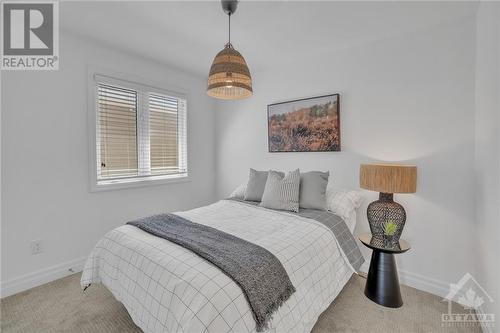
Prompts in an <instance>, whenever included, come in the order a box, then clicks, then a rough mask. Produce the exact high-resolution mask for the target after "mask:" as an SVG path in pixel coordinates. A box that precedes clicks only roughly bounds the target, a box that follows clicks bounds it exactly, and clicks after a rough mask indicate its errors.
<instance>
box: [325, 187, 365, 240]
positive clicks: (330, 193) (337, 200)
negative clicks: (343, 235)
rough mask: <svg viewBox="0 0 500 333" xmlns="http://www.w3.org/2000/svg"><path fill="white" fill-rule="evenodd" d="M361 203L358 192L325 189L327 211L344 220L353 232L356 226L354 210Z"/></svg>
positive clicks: (361, 197) (361, 199) (360, 196)
mask: <svg viewBox="0 0 500 333" xmlns="http://www.w3.org/2000/svg"><path fill="white" fill-rule="evenodd" d="M362 202H363V196H362V195H361V192H360V191H349V190H343V189H335V188H327V189H326V204H327V209H328V210H329V211H331V212H333V213H334V214H336V215H338V216H340V217H341V218H342V219H344V221H345V222H346V223H347V224H348V226H349V229H351V228H352V229H351V231H352V230H354V225H355V224H356V209H358V208H359V206H361V203H362ZM353 213H354V214H353ZM353 219H354V221H353Z"/></svg>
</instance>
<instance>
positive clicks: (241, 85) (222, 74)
mask: <svg viewBox="0 0 500 333" xmlns="http://www.w3.org/2000/svg"><path fill="white" fill-rule="evenodd" d="M221 2H222V9H223V10H224V12H225V13H226V14H227V15H228V17H229V41H228V43H227V44H226V45H225V46H224V49H223V50H222V51H220V52H219V53H217V55H216V56H215V58H214V61H213V62H212V66H211V67H210V74H209V75H208V88H207V94H208V95H209V96H211V97H214V98H219V99H243V98H247V97H250V96H252V93H253V91H252V77H251V76H250V70H249V69H248V66H247V63H246V62H245V59H244V58H243V56H242V55H241V54H240V53H239V52H238V51H236V50H235V49H234V47H233V45H232V44H231V15H232V14H234V12H235V11H236V7H237V6H238V0H222V1H221Z"/></svg>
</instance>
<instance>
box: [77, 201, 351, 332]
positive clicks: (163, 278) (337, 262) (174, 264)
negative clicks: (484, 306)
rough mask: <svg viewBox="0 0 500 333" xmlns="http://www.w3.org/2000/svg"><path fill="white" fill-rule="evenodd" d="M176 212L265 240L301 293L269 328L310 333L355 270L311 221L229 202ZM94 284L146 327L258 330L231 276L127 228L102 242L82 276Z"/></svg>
mask: <svg viewBox="0 0 500 333" xmlns="http://www.w3.org/2000/svg"><path fill="white" fill-rule="evenodd" d="M176 214H177V215H180V216H182V217H184V218H186V219H188V220H190V221H192V222H196V223H201V224H205V225H208V226H211V227H215V228H217V229H219V230H222V231H224V232H227V233H230V234H233V235H235V236H237V237H240V238H242V239H245V240H247V241H250V242H252V243H254V244H257V245H260V246H262V247H264V248H266V249H267V250H269V251H270V252H271V253H273V254H274V255H275V256H276V257H277V258H278V259H279V260H280V261H281V263H282V264H283V266H284V267H285V269H286V271H287V273H288V275H289V277H290V280H291V281H292V283H293V285H294V286H295V288H296V290H297V291H296V292H295V293H294V294H293V295H292V296H291V297H290V298H289V299H288V300H287V301H286V302H285V304H284V305H283V306H282V307H281V308H280V309H279V310H278V311H277V312H276V313H275V314H274V317H273V319H272V321H271V325H270V329H269V330H268V332H301V333H302V332H310V331H311V329H312V327H313V326H314V324H315V323H316V320H317V319H318V316H319V315H320V314H321V313H322V312H323V311H324V310H325V309H326V308H327V307H328V306H329V304H330V303H331V302H332V301H333V300H334V299H335V297H336V296H337V295H338V293H339V292H340V291H341V289H342V288H343V286H344V285H345V284H346V282H347V281H348V280H349V278H350V276H351V275H352V273H353V270H352V268H351V266H350V265H349V264H348V262H347V261H346V259H344V256H343V254H342V252H341V249H340V247H339V246H338V245H337V242H336V240H335V236H334V235H333V233H332V231H330V230H329V229H328V228H326V227H325V226H323V225H322V224H321V223H319V222H316V221H314V220H311V219H307V218H302V217H299V216H296V215H292V214H288V213H284V212H277V211H272V210H267V209H264V208H261V207H254V206H250V205H246V204H244V203H239V202H236V201H228V200H222V201H219V202H217V203H215V204H212V205H209V206H206V207H201V208H197V209H193V210H190V211H186V212H180V213H176ZM91 283H102V284H103V285H105V286H106V287H107V288H108V289H109V290H110V291H111V292H112V293H113V295H114V296H115V297H116V299H117V300H118V301H120V302H122V303H123V304H124V306H125V308H126V309H127V310H128V312H129V314H130V316H131V317H132V319H133V321H134V322H135V323H136V325H137V326H139V327H140V328H141V329H142V330H143V331H144V332H185V333H197V332H200V333H201V332H210V333H212V332H213V333H224V332H255V320H254V318H253V317H252V312H251V310H250V307H249V305H248V303H247V300H246V299H245V296H244V295H243V292H242V290H241V288H240V287H239V286H238V285H237V284H236V283H235V282H234V281H233V280H232V279H231V278H229V277H228V276H226V275H225V274H224V273H223V272H222V271H221V270H220V269H219V268H217V267H215V266H213V265H212V264H211V263H209V262H208V261H206V260H205V259H203V258H201V257H199V256H197V255H196V254H194V253H193V252H191V251H190V250H186V249H184V248H183V247H181V246H179V245H176V244H174V243H171V242H169V241H167V240H165V239H163V238H159V237H156V236H153V235H151V234H148V233H146V232H144V231H142V230H140V229H138V228H136V227H133V226H130V225H124V226H121V227H118V228H116V229H114V230H112V231H110V232H109V233H107V234H106V235H105V236H104V238H102V239H101V240H100V241H99V242H98V243H97V245H96V247H95V248H94V250H93V251H92V253H91V254H90V256H89V258H88V260H87V263H86V265H85V268H84V270H83V274H82V280H81V284H82V287H84V286H87V285H89V284H91ZM263 283H265V281H263Z"/></svg>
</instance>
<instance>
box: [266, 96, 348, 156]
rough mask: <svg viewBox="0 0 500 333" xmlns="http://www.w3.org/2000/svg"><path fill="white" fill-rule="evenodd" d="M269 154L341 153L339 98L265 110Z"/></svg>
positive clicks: (285, 105) (312, 99)
mask: <svg viewBox="0 0 500 333" xmlns="http://www.w3.org/2000/svg"><path fill="white" fill-rule="evenodd" d="M267 113H268V114H267V116H268V140H269V151H270V152H318V151H340V116H339V95H338V94H334V95H328V96H321V97H313V98H307V99H301V100H296V101H290V102H285V103H277V104H271V105H269V106H268V107H267Z"/></svg>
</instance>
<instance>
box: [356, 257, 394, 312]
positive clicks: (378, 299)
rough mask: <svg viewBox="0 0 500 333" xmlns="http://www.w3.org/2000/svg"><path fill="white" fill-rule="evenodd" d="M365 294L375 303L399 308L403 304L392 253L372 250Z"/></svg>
mask: <svg viewBox="0 0 500 333" xmlns="http://www.w3.org/2000/svg"><path fill="white" fill-rule="evenodd" d="M365 295H366V297H368V298H369V299H371V300H372V301H374V302H375V303H377V304H380V305H382V306H386V307H389V308H399V307H401V306H402V305H403V299H402V298H401V291H400V289H399V279H398V271H397V269H396V261H395V259H394V255H393V254H391V253H385V252H382V251H377V250H373V253H372V259H371V261H370V269H369V271H368V277H367V279H366V286H365Z"/></svg>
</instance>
